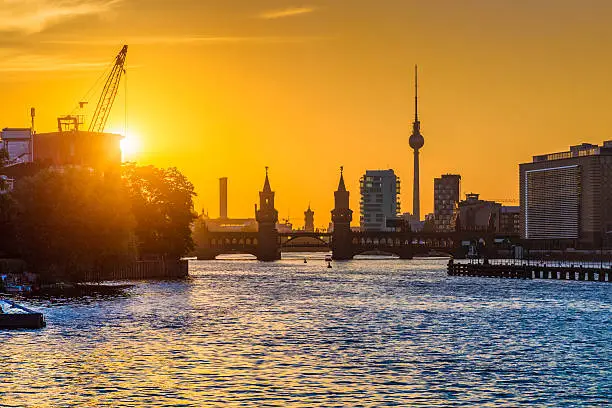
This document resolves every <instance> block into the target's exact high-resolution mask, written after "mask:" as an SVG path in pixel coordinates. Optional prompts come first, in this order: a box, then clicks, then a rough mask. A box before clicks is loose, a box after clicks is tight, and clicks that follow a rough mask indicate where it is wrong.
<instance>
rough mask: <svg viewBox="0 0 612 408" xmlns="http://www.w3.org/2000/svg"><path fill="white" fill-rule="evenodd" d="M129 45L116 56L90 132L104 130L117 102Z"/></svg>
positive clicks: (90, 126) (93, 117) (92, 120)
mask: <svg viewBox="0 0 612 408" xmlns="http://www.w3.org/2000/svg"><path fill="white" fill-rule="evenodd" d="M127 49H128V46H127V45H124V46H123V48H122V49H121V51H120V52H119V54H117V57H116V58H115V65H114V66H113V69H112V70H111V73H110V75H109V76H108V78H107V79H106V83H105V84H104V89H103V90H102V95H100V100H98V104H97V105H96V110H95V111H94V114H93V116H92V118H91V122H90V123H89V131H90V132H104V127H105V126H106V121H107V120H108V115H109V114H110V110H111V108H112V107H113V102H115V96H117V90H118V89H119V82H120V81H121V75H123V74H124V73H125V69H124V68H123V67H124V65H125V58H126V57H127Z"/></svg>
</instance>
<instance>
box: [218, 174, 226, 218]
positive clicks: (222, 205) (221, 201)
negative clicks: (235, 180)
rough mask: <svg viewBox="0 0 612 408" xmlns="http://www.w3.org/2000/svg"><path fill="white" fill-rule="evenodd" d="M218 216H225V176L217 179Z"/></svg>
mask: <svg viewBox="0 0 612 408" xmlns="http://www.w3.org/2000/svg"><path fill="white" fill-rule="evenodd" d="M219 218H224V219H225V218H227V177H221V178H220V179H219Z"/></svg>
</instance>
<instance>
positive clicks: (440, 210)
mask: <svg viewBox="0 0 612 408" xmlns="http://www.w3.org/2000/svg"><path fill="white" fill-rule="evenodd" d="M460 194H461V176H460V175H459V174H443V175H442V176H441V177H439V178H435V179H434V228H435V230H436V231H439V232H452V231H454V230H455V218H456V216H457V204H458V203H459V197H460Z"/></svg>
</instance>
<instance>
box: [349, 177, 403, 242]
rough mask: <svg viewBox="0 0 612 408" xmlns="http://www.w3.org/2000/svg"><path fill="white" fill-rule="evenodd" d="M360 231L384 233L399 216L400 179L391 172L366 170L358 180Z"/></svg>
mask: <svg viewBox="0 0 612 408" xmlns="http://www.w3.org/2000/svg"><path fill="white" fill-rule="evenodd" d="M359 182H360V191H361V201H360V210H361V216H360V218H359V221H360V227H361V231H386V230H387V228H388V227H387V220H394V219H396V218H398V214H400V210H401V208H400V202H399V199H398V196H399V193H400V179H399V177H397V176H396V175H395V172H394V171H393V170H367V171H366V173H365V174H364V175H363V177H361V179H360V180H359Z"/></svg>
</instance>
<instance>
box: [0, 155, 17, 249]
mask: <svg viewBox="0 0 612 408" xmlns="http://www.w3.org/2000/svg"><path fill="white" fill-rule="evenodd" d="M8 157H9V156H8V152H7V151H6V150H5V149H0V175H2V170H3V168H4V166H5V165H6V162H7V161H8ZM6 188H7V183H6V181H5V180H4V178H3V177H0V191H2V190H4V189H6ZM13 210H14V205H13V199H12V197H11V196H10V195H9V194H6V193H4V194H2V193H0V257H2V256H9V257H11V256H14V255H15V252H16V249H17V246H16V243H15V231H14V228H13V220H12V217H13Z"/></svg>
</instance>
